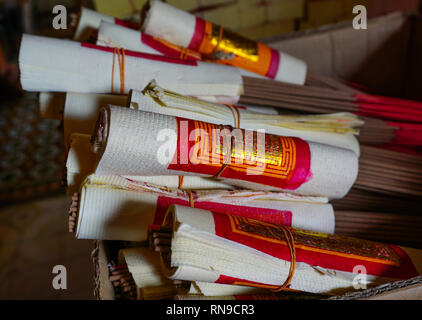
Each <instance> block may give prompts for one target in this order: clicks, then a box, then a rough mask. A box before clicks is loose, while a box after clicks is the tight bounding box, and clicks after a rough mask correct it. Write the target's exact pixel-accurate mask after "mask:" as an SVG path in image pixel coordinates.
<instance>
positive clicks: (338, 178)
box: [93, 106, 358, 198]
mask: <svg viewBox="0 0 422 320" xmlns="http://www.w3.org/2000/svg"><path fill="white" fill-rule="evenodd" d="M163 129H164V130H163ZM141 141H142V143H140V142H141ZM157 141H163V143H157ZM93 147H94V152H95V154H96V157H97V164H96V167H95V173H96V174H99V175H113V174H116V175H141V176H148V175H150V176H151V175H158V176H160V175H183V176H202V177H208V178H214V179H221V180H222V181H224V182H225V183H227V184H230V185H235V186H238V187H242V188H247V189H255V190H266V191H288V192H292V193H296V194H302V195H311V196H324V197H328V198H341V197H343V196H344V195H345V194H346V193H347V192H348V191H349V189H350V188H351V186H352V185H353V183H354V181H355V179H356V176H357V171H358V157H357V155H356V154H355V153H354V152H352V151H350V150H346V149H342V148H336V147H332V146H328V145H324V144H319V143H313V142H306V141H304V140H302V139H300V138H295V137H282V136H277V135H271V134H262V133H257V132H256V131H249V130H244V129H233V128H232V127H230V126H217V125H214V124H211V123H206V122H202V121H195V120H191V119H184V118H179V117H173V116H166V115H161V114H155V113H151V112H143V111H139V110H131V109H126V108H121V107H113V106H108V107H106V108H104V109H103V110H102V111H101V112H100V115H99V118H98V121H97V124H96V129H95V130H94V135H93Z"/></svg>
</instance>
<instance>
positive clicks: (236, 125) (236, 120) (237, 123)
mask: <svg viewBox="0 0 422 320" xmlns="http://www.w3.org/2000/svg"><path fill="white" fill-rule="evenodd" d="M225 106H226V107H227V108H229V110H230V111H231V113H232V115H233V127H234V128H239V127H240V111H239V108H238V107H237V106H235V105H232V104H225ZM220 127H221V126H220ZM233 140H234V139H233V136H231V141H230V150H229V151H230V153H229V154H228V156H227V157H226V161H224V163H223V165H222V167H221V168H220V170H219V171H218V172H217V174H216V175H214V176H213V177H212V178H214V179H219V178H220V176H221V174H222V173H223V172H224V170H225V169H226V168H227V166H228V165H229V164H230V162H231V154H232V151H233ZM227 159H228V160H227ZM183 180H184V176H179V184H178V189H182V188H183Z"/></svg>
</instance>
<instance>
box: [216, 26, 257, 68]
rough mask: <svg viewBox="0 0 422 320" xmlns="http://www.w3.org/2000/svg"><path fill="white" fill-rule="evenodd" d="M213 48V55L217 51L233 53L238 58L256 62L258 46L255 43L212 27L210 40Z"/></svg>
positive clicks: (217, 27)
mask: <svg viewBox="0 0 422 320" xmlns="http://www.w3.org/2000/svg"><path fill="white" fill-rule="evenodd" d="M210 42H211V44H212V45H213V46H214V48H215V49H214V53H215V52H219V51H224V52H229V53H233V54H235V55H237V56H239V57H242V58H245V59H249V60H251V61H254V62H257V61H258V59H259V57H258V45H257V43H256V41H253V40H250V39H247V38H244V37H242V36H241V35H238V34H236V33H234V32H231V31H228V30H224V29H223V28H221V27H219V26H217V25H214V24H213V25H212V35H211V39H210Z"/></svg>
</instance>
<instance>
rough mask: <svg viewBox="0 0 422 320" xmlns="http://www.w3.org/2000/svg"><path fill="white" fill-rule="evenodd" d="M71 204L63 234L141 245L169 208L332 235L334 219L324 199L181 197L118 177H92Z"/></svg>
mask: <svg viewBox="0 0 422 320" xmlns="http://www.w3.org/2000/svg"><path fill="white" fill-rule="evenodd" d="M156 180H157V178H156ZM164 181H165V180H164ZM74 198H75V199H76V200H74V201H73V202H72V205H71V209H70V212H72V215H71V219H70V220H69V221H70V225H69V229H70V231H72V232H73V231H76V237H77V238H79V239H103V240H128V241H145V240H147V235H148V227H149V225H151V224H152V225H161V224H162V222H163V219H164V214H165V212H166V211H167V209H168V207H169V206H170V205H171V204H173V203H177V204H179V205H182V206H190V207H195V208H202V209H205V210H210V211H217V212H221V213H225V214H229V213H231V214H236V215H239V216H242V217H250V218H254V219H257V220H260V221H267V222H271V223H274V224H282V225H287V226H294V227H298V228H306V229H310V230H313V231H316V232H324V233H333V232H334V213H333V209H332V206H331V205H330V204H328V203H327V199H324V198H315V197H303V196H295V195H291V194H286V193H278V192H255V191H251V190H232V191H228V190H195V191H194V190H187V191H186V190H180V189H171V188H169V187H162V186H158V185H154V184H152V183H149V182H142V181H138V182H136V181H133V180H131V179H128V178H123V177H110V178H109V179H106V178H105V177H102V178H101V179H95V177H94V178H93V181H92V180H91V183H85V184H84V185H83V186H82V188H81V191H80V194H75V195H74ZM73 213H75V214H73ZM75 225H76V227H75Z"/></svg>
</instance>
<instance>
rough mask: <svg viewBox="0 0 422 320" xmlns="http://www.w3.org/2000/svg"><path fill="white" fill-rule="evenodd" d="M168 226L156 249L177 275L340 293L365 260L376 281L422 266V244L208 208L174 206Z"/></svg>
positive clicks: (417, 271)
mask: <svg viewBox="0 0 422 320" xmlns="http://www.w3.org/2000/svg"><path fill="white" fill-rule="evenodd" d="M163 227H164V228H163V232H164V231H165V230H170V231H167V232H169V233H170V234H171V238H170V239H171V241H169V242H170V243H169V242H164V241H162V242H160V241H157V243H160V244H159V245H157V246H156V251H159V252H161V258H162V260H163V267H164V270H163V272H164V273H165V274H166V275H167V276H168V277H169V278H170V279H177V280H183V281H203V282H210V283H220V284H231V285H241V286H249V287H258V288H266V289H270V290H273V291H280V290H299V291H304V292H310V293H322V294H338V293H340V292H344V291H350V290H353V289H352V288H353V284H354V279H356V275H357V274H358V272H359V271H356V270H355V268H356V266H357V265H358V266H365V271H366V276H367V279H366V283H367V285H368V286H375V285H379V284H382V283H387V282H392V281H394V280H397V279H410V278H412V277H415V276H418V275H420V273H421V271H422V265H421V261H422V260H421V255H422V252H421V251H420V250H415V249H408V248H404V247H398V246H393V245H387V244H382V243H377V242H371V241H365V240H358V239H354V238H347V237H342V236H332V235H331V236H330V235H325V234H320V233H315V232H310V231H305V230H299V229H294V228H288V227H282V226H277V225H274V224H270V223H264V222H260V221H257V220H253V219H248V218H243V217H237V216H234V215H233V216H232V215H222V214H218V213H209V212H205V211H201V210H200V209H192V208H186V207H179V206H172V207H171V208H170V209H169V211H168V213H167V216H166V219H165V222H164V225H163ZM158 239H159V240H161V239H164V236H159V237H158ZM167 239H169V237H167ZM203 252H207V255H204V254H203Z"/></svg>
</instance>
